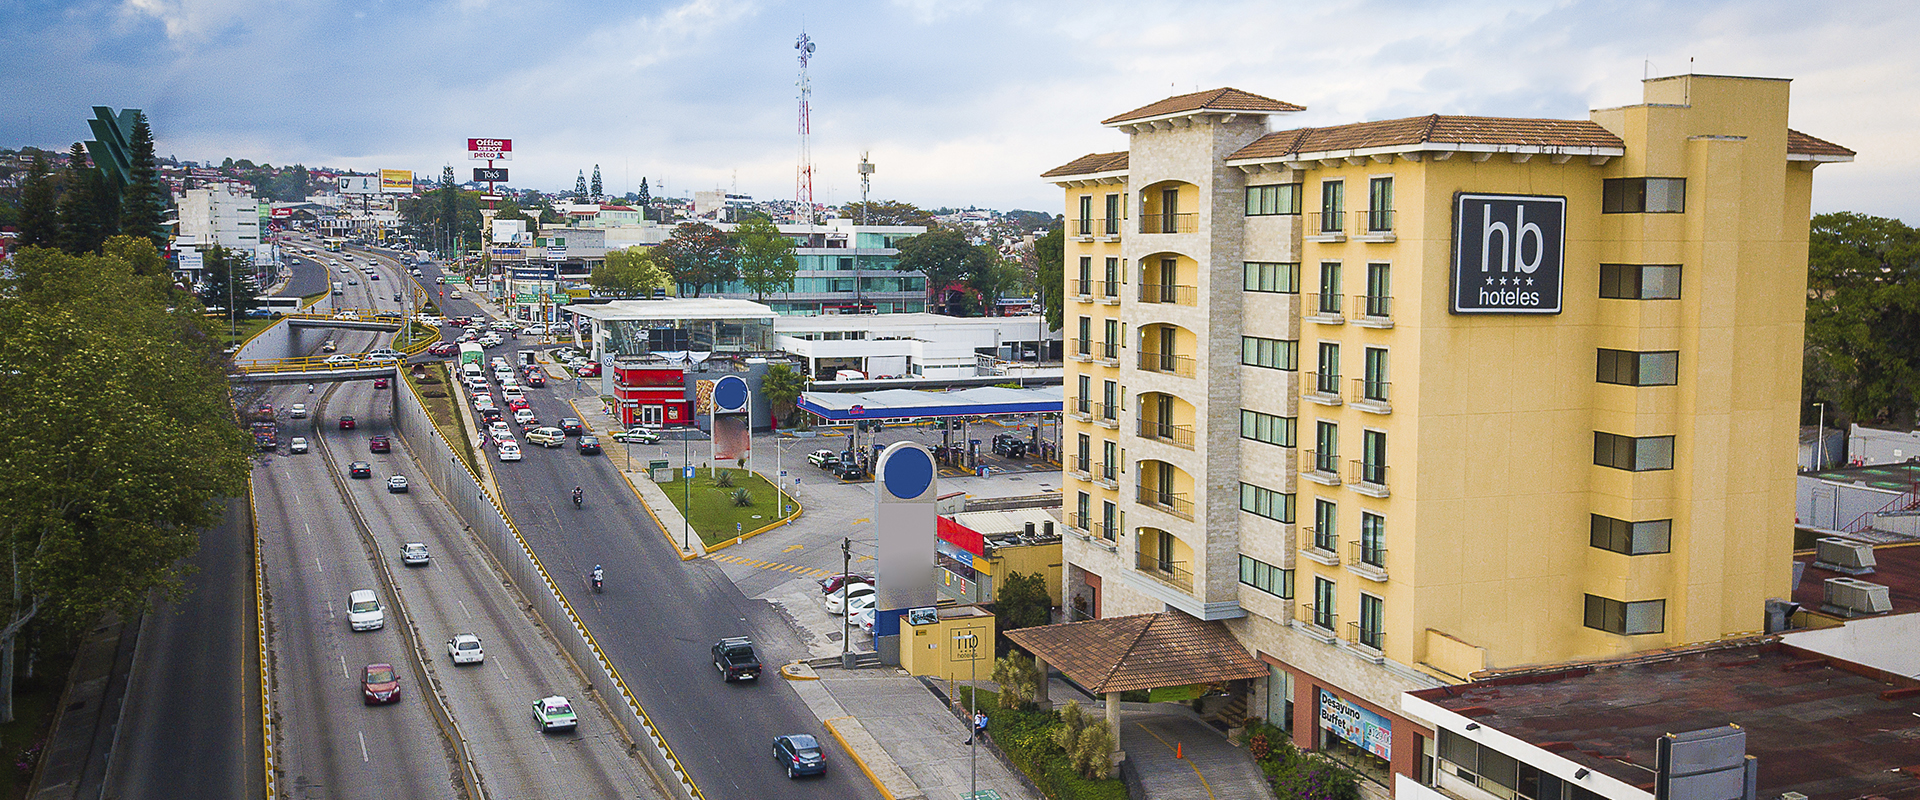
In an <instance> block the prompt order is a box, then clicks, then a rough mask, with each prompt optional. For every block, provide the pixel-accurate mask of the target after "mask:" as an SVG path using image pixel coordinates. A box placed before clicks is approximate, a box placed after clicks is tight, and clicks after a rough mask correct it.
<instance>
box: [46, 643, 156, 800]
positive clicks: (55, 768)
mask: <svg viewBox="0 0 1920 800" xmlns="http://www.w3.org/2000/svg"><path fill="white" fill-rule="evenodd" d="M140 623H141V619H140V618H136V619H135V620H134V621H133V622H132V624H126V623H122V622H120V621H118V620H110V621H107V622H105V623H103V624H101V625H100V626H99V627H97V628H95V629H94V630H93V631H92V632H90V633H88V634H87V635H86V637H85V639H84V640H83V641H82V642H81V643H80V649H79V650H78V651H77V652H76V653H74V656H73V669H72V671H71V672H70V673H69V674H68V676H67V690H66V693H65V694H64V695H63V696H61V698H60V706H59V708H60V710H59V712H58V713H57V715H56V716H55V717H54V721H53V727H52V730H51V731H50V732H49V733H48V734H47V739H46V750H45V752H44V753H43V754H42V756H41V758H40V763H39V766H38V771H37V772H35V773H34V776H33V791H32V792H31V793H30V794H28V795H27V796H28V797H31V798H34V800H69V799H70V798H80V797H98V796H99V795H100V792H101V790H102V788H103V783H104V781H105V779H106V773H107V762H108V761H109V760H111V758H112V754H113V743H114V741H115V740H117V739H118V738H119V737H118V735H117V730H118V729H119V727H120V711H121V709H122V706H123V704H124V703H125V701H126V696H127V680H128V679H129V678H130V677H131V676H132V672H133V657H134V650H135V647H136V645H137V643H138V642H139V640H140Z"/></svg>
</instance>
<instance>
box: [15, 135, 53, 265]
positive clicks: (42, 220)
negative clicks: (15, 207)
mask: <svg viewBox="0 0 1920 800" xmlns="http://www.w3.org/2000/svg"><path fill="white" fill-rule="evenodd" d="M19 245H20V246H21V247H59V246H60V212H59V209H58V207H57V206H56V204H55V202H54V196H53V176H51V175H49V174H48V167H47V154H46V153H45V152H41V151H35V152H34V154H33V163H32V164H31V165H29V166H28V167H27V178H26V181H25V182H24V183H22V184H21V186H20V238H19Z"/></svg>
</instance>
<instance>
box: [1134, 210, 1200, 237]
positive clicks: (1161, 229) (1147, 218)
mask: <svg viewBox="0 0 1920 800" xmlns="http://www.w3.org/2000/svg"><path fill="white" fill-rule="evenodd" d="M1199 227H1200V215H1199V214H1196V213H1193V212H1187V213H1185V214H1142V215H1140V232H1141V233H1193V232H1194V231H1196V230H1198V229H1199Z"/></svg>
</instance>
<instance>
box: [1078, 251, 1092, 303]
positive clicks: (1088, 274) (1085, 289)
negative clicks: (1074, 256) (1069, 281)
mask: <svg viewBox="0 0 1920 800" xmlns="http://www.w3.org/2000/svg"><path fill="white" fill-rule="evenodd" d="M1073 288H1075V289H1077V290H1079V291H1077V292H1075V293H1076V294H1093V256H1081V257H1080V285H1078V286H1075V287H1073Z"/></svg>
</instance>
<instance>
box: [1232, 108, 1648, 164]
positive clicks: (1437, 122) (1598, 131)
mask: <svg viewBox="0 0 1920 800" xmlns="http://www.w3.org/2000/svg"><path fill="white" fill-rule="evenodd" d="M1429 142H1435V143H1445V144H1465V145H1508V146H1519V147H1602V148H1622V147H1625V146H1626V144H1625V143H1624V142H1622V141H1620V137H1618V136H1615V135H1613V134H1612V133H1609V132H1608V131H1607V129H1606V128H1602V127H1600V126H1599V125H1598V124H1595V123H1592V122H1587V121H1584V120H1569V119H1515V118H1509V117H1455V116H1445V115H1441V114H1429V115H1427V116H1424V117H1407V118H1405V119H1387V120H1380V121H1378V122H1356V123H1353V124H1351V125H1334V126H1331V127H1326V128H1296V129H1293V130H1289V131H1276V132H1274V133H1269V134H1267V135H1265V136H1262V137H1260V138H1259V139H1255V140H1254V141H1253V143H1251V144H1249V145H1247V146H1246V147H1242V148H1240V149H1239V150H1238V151H1235V152H1234V153H1233V154H1232V155H1229V156H1227V158H1228V159H1229V160H1231V159H1241V158H1280V157H1285V156H1290V155H1295V154H1299V153H1324V152H1331V151H1340V150H1359V149H1364V148H1370V147H1395V146H1406V145H1415V144H1425V143H1429Z"/></svg>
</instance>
